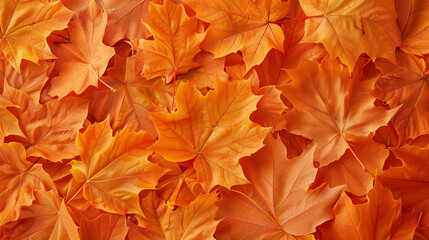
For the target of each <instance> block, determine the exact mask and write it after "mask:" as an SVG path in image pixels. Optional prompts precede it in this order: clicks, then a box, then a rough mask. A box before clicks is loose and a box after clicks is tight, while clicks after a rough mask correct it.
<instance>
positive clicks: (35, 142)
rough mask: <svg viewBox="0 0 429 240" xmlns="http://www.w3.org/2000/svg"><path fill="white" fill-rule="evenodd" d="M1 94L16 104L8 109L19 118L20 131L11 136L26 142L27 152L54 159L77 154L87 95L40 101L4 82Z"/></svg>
mask: <svg viewBox="0 0 429 240" xmlns="http://www.w3.org/2000/svg"><path fill="white" fill-rule="evenodd" d="M3 95H4V96H5V97H6V98H8V99H10V100H11V102H13V103H14V104H16V105H17V106H19V108H14V109H11V111H12V113H14V115H15V116H16V117H17V119H18V120H19V122H20V127H21V130H22V133H21V134H19V135H18V136H17V137H18V138H15V136H14V135H10V137H11V140H12V141H18V142H21V143H23V144H24V145H25V147H26V151H27V156H35V157H43V158H46V159H49V160H50V161H53V162H55V161H60V160H62V159H66V158H73V157H74V156H76V155H78V151H77V148H76V145H75V139H76V134H77V131H78V130H79V129H80V128H81V127H82V125H83V124H82V123H83V120H84V119H85V118H86V116H87V113H88V104H89V101H88V99H84V98H78V97H71V96H70V97H66V98H63V99H61V100H58V99H54V100H51V101H49V102H47V103H45V104H44V105H42V104H39V103H38V102H36V101H35V100H34V99H33V98H32V97H31V96H29V95H28V94H26V93H25V92H22V91H20V90H17V89H13V88H11V87H9V86H8V85H7V84H6V85H5V91H4V92H3Z"/></svg>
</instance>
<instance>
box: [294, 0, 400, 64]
mask: <svg viewBox="0 0 429 240" xmlns="http://www.w3.org/2000/svg"><path fill="white" fill-rule="evenodd" d="M299 3H300V4H301V6H302V9H303V11H304V13H305V15H307V16H309V19H307V20H306V26H305V35H304V38H303V40H302V41H303V42H316V43H317V42H321V43H323V45H324V47H325V48H326V50H327V51H328V52H329V53H330V54H331V56H333V58H336V57H339V58H340V60H341V61H342V62H343V63H345V64H346V65H347V66H348V67H349V69H350V71H351V70H352V69H353V68H354V66H355V63H356V61H357V59H358V57H359V56H360V55H361V54H362V53H366V54H368V55H369V56H370V57H372V58H378V57H384V58H387V59H391V60H393V59H394V56H395V48H396V47H397V46H399V45H400V42H401V39H400V38H401V37H400V36H401V34H400V31H399V28H398V26H397V24H396V17H397V13H396V11H395V3H394V0H387V1H386V0H374V1H373V0H358V1H346V0H335V1H329V0H319V1H313V0H300V1H299ZM377 43H378V44H377Z"/></svg>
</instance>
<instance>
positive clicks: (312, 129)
mask: <svg viewBox="0 0 429 240" xmlns="http://www.w3.org/2000/svg"><path fill="white" fill-rule="evenodd" d="M356 72H357V70H356ZM288 74H289V75H290V77H291V78H292V84H291V85H286V86H285V87H284V89H285V90H284V95H285V96H286V97H287V98H288V100H289V101H290V102H292V104H293V105H294V108H293V109H292V111H290V112H288V113H287V114H286V121H287V129H288V131H290V132H291V133H294V134H298V135H302V136H304V137H306V138H309V139H314V140H316V141H317V142H318V145H317V148H316V152H315V159H314V160H315V161H316V162H318V163H320V166H326V165H328V164H329V163H331V162H333V161H336V160H338V159H339V158H340V157H341V156H342V155H343V154H344V152H345V151H346V149H350V150H351V151H352V153H353V149H352V148H351V147H350V143H349V142H353V141H359V138H361V137H367V136H369V135H370V134H373V132H375V130H377V128H379V127H380V126H383V125H386V124H387V122H388V121H389V119H390V118H391V117H392V116H393V115H394V114H395V112H396V110H397V109H396V110H390V111H386V110H385V109H384V108H382V107H376V106H374V104H373V103H374V101H375V98H374V97H373V96H372V95H371V94H370V93H371V91H372V89H373V86H374V83H375V81H376V80H377V78H378V77H375V78H372V79H369V80H365V81H361V79H360V78H359V75H358V74H354V75H353V77H350V75H349V72H348V70H347V68H345V67H343V65H341V63H340V62H339V61H337V60H330V59H329V58H325V59H324V60H323V61H322V63H321V64H319V63H317V62H313V61H309V60H306V59H304V58H303V59H302V60H301V64H300V65H299V67H298V68H297V69H296V70H288ZM333 96H335V98H333ZM362 116H364V117H362ZM354 155H355V154H354ZM356 160H357V161H358V162H359V163H360V164H361V166H362V167H363V168H364V169H365V166H364V164H363V163H362V161H360V160H359V158H358V157H357V156H356Z"/></svg>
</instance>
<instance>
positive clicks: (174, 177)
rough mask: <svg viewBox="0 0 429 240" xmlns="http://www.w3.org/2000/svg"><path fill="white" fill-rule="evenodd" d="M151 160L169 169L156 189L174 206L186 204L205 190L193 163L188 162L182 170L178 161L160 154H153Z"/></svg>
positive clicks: (160, 195) (162, 197)
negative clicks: (172, 160) (169, 159)
mask: <svg viewBox="0 0 429 240" xmlns="http://www.w3.org/2000/svg"><path fill="white" fill-rule="evenodd" d="M149 160H150V161H151V162H154V163H156V164H158V165H159V166H160V167H163V168H167V169H169V171H168V172H167V173H166V174H165V175H164V176H162V178H160V179H159V183H158V186H157V189H156V193H157V195H158V196H159V197H160V198H161V199H163V200H164V201H167V202H169V203H170V204H172V205H174V206H186V205H189V203H191V202H192V201H193V200H194V199H195V198H196V197H197V196H198V195H199V194H201V193H202V192H203V191H202V187H201V185H200V184H199V183H198V181H197V174H196V171H195V169H193V168H192V167H191V166H192V165H189V164H188V166H187V167H186V169H184V170H182V168H183V167H181V166H180V165H179V164H178V163H175V162H169V161H167V160H165V159H164V158H163V157H161V156H160V155H159V154H154V155H152V156H151V157H150V159H149Z"/></svg>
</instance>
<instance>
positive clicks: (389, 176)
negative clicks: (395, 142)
mask: <svg viewBox="0 0 429 240" xmlns="http://www.w3.org/2000/svg"><path fill="white" fill-rule="evenodd" d="M392 152H393V153H394V154H395V156H396V157H398V158H399V159H400V160H401V161H402V162H403V165H402V166H396V167H390V168H389V169H388V170H387V171H385V172H383V174H382V175H381V176H380V181H381V182H382V183H383V184H385V185H386V186H388V187H389V188H390V189H391V190H392V192H393V194H394V196H395V197H396V198H397V197H400V198H401V200H402V203H403V207H404V208H405V209H409V208H411V207H414V206H416V205H418V204H422V203H424V202H425V201H427V199H429V193H428V191H426V190H425V189H426V188H427V186H429V185H428V184H429V177H428V165H429V162H428V157H429V149H428V148H420V147H417V146H410V145H405V146H402V147H400V148H395V149H392Z"/></svg>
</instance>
